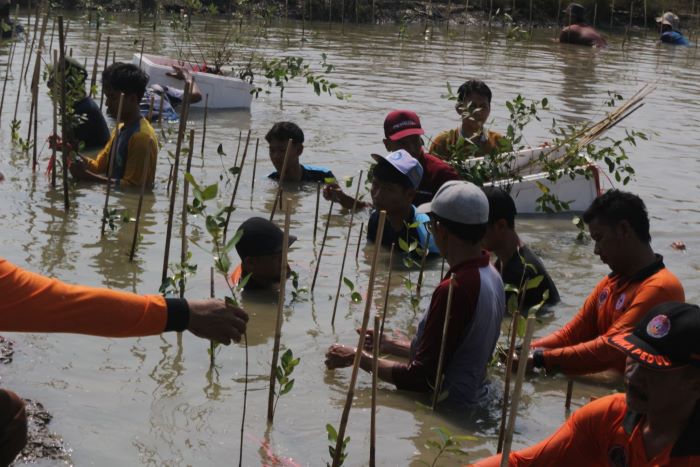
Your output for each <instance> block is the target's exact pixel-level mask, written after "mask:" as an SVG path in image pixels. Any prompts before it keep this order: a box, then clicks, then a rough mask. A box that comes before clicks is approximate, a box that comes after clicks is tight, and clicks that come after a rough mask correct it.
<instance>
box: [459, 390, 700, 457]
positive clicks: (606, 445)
mask: <svg viewBox="0 0 700 467" xmlns="http://www.w3.org/2000/svg"><path fill="white" fill-rule="evenodd" d="M641 421H642V417H641V416H639V415H638V414H634V413H631V412H628V411H627V404H626V403H625V395H624V394H614V395H612V396H606V397H601V398H600V399H597V400H595V401H593V402H591V403H590V404H588V405H586V406H584V407H582V408H580V409H579V410H577V411H576V412H574V414H573V415H572V416H571V418H569V419H568V420H567V421H566V423H564V424H563V425H562V426H561V427H560V428H559V430H557V431H556V432H555V433H554V434H553V435H552V436H550V437H549V438H547V439H545V440H544V441H541V442H540V443H538V444H536V445H535V446H532V447H529V448H526V449H523V450H522V451H517V452H512V453H511V454H510V456H508V465H509V466H510V467H527V466H543V467H544V466H547V467H549V466H561V467H662V466H663V467H700V443H699V442H698V440H700V405H698V406H696V409H695V413H694V415H693V416H692V417H691V421H690V425H689V426H688V427H687V428H686V430H685V432H684V433H683V434H682V435H681V437H680V439H679V440H678V441H677V442H676V443H675V445H673V446H668V447H667V448H666V449H664V450H663V451H662V452H661V453H659V454H658V455H656V456H655V457H654V458H653V459H647V456H646V450H645V448H644V439H643V437H642V426H643V425H642V423H641ZM500 465H501V456H500V455H497V456H493V457H489V458H488V459H484V460H482V461H479V462H477V463H475V464H472V466H473V467H498V466H500Z"/></svg>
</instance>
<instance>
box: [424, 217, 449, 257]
mask: <svg viewBox="0 0 700 467" xmlns="http://www.w3.org/2000/svg"><path fill="white" fill-rule="evenodd" d="M427 226H428V230H429V231H430V235H431V236H432V237H433V241H434V242H435V246H437V247H438V250H439V251H440V256H442V257H443V258H446V257H447V237H448V234H447V229H446V228H444V227H443V226H442V225H441V224H440V222H439V221H438V220H437V219H435V217H434V216H432V215H431V216H430V222H428V224H427Z"/></svg>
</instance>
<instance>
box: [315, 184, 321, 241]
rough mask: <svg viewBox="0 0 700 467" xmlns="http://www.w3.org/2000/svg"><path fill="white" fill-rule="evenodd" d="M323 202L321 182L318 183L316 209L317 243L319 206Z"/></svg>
mask: <svg viewBox="0 0 700 467" xmlns="http://www.w3.org/2000/svg"><path fill="white" fill-rule="evenodd" d="M320 203H321V183H317V184H316V210H315V212H314V243H316V231H317V230H318V207H319V204H320Z"/></svg>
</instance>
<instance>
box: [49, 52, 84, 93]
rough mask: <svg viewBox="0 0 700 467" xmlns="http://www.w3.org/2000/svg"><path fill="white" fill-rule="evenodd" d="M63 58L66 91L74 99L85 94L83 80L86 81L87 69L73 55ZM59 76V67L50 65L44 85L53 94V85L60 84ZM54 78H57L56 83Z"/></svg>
mask: <svg viewBox="0 0 700 467" xmlns="http://www.w3.org/2000/svg"><path fill="white" fill-rule="evenodd" d="M64 60H65V67H66V70H65V74H66V93H67V94H70V95H71V96H72V97H73V98H76V99H78V98H81V97H82V96H85V81H87V76H88V73H87V70H86V69H85V67H84V66H83V64H82V63H80V62H79V61H77V60H76V59H74V58H73V57H65V59H64ZM60 78H61V77H60V68H59V67H54V66H50V68H49V79H48V80H47V81H46V85H47V86H48V88H49V92H50V93H51V94H53V91H54V85H56V86H60ZM56 80H59V81H58V83H56ZM59 92H60V91H59Z"/></svg>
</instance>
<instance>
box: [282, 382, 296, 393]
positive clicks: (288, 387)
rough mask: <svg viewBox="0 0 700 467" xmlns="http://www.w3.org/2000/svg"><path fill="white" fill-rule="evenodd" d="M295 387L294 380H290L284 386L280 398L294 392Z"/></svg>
mask: <svg viewBox="0 0 700 467" xmlns="http://www.w3.org/2000/svg"><path fill="white" fill-rule="evenodd" d="M293 387H294V380H290V381H289V382H288V383H287V384H285V385H284V387H283V388H282V390H281V391H280V396H284V395H285V394H287V393H288V392H289V391H291V390H292V388H293Z"/></svg>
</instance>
